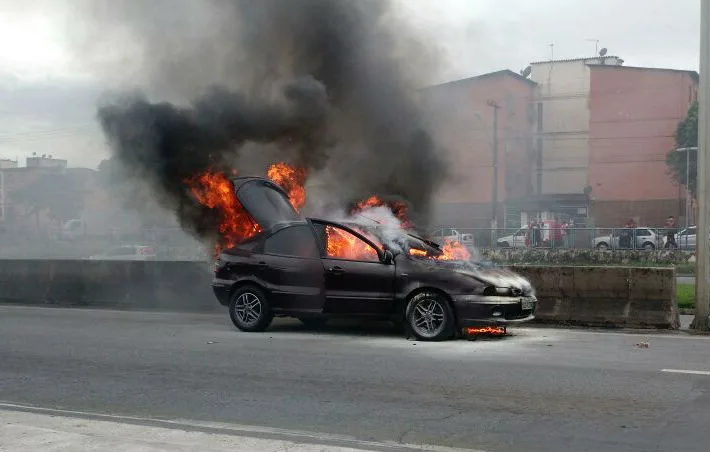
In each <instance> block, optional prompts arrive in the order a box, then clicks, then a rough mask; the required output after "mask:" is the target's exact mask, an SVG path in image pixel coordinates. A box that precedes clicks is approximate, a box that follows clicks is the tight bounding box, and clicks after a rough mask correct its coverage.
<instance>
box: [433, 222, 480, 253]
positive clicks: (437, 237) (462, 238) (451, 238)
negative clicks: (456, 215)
mask: <svg viewBox="0 0 710 452" xmlns="http://www.w3.org/2000/svg"><path fill="white" fill-rule="evenodd" d="M429 238H430V239H431V240H433V241H435V242H437V243H439V244H443V243H446V242H458V243H460V244H462V245H463V246H465V247H466V248H469V249H471V248H473V247H474V246H475V239H474V237H473V234H467V233H463V232H459V231H457V230H456V229H454V228H452V227H449V226H441V227H438V228H436V229H434V230H433V231H431V232H430V233H429Z"/></svg>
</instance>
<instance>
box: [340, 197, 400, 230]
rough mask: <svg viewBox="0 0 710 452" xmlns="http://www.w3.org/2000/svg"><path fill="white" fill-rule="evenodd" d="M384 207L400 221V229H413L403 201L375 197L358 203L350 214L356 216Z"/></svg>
mask: <svg viewBox="0 0 710 452" xmlns="http://www.w3.org/2000/svg"><path fill="white" fill-rule="evenodd" d="M383 206H384V207H387V208H388V209H390V210H391V211H392V215H394V216H395V218H397V220H399V222H400V227H401V228H402V229H411V227H412V224H411V222H410V221H409V212H408V209H407V204H405V203H404V202H402V201H392V200H384V199H382V198H379V197H377V196H374V195H373V196H370V197H369V198H367V199H365V200H363V201H360V202H358V203H357V204H356V205H355V207H354V208H353V209H352V211H351V212H350V213H351V214H356V213H359V212H362V211H363V210H367V209H370V208H373V207H383ZM375 219H376V218H375Z"/></svg>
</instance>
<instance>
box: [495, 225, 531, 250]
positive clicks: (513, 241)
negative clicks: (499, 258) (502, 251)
mask: <svg viewBox="0 0 710 452" xmlns="http://www.w3.org/2000/svg"><path fill="white" fill-rule="evenodd" d="M527 234H528V228H520V229H518V230H517V231H515V232H514V233H512V234H510V235H506V236H503V237H501V238H499V239H498V240H496V245H498V246H499V247H502V248H525V247H526V246H527Z"/></svg>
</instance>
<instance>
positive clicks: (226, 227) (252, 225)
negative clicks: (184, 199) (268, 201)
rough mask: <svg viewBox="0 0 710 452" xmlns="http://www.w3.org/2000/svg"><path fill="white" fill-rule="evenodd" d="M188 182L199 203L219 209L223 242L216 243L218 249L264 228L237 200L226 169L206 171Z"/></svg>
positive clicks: (246, 237)
mask: <svg viewBox="0 0 710 452" xmlns="http://www.w3.org/2000/svg"><path fill="white" fill-rule="evenodd" d="M186 182H187V185H188V186H189V187H190V192H191V193H192V196H194V197H195V199H196V200H197V201H198V202H199V203H200V204H202V205H204V206H206V207H208V208H210V209H213V210H217V211H218V214H219V232H220V235H221V240H220V242H221V243H219V244H218V245H217V246H216V251H217V252H219V251H220V250H221V249H223V248H230V247H232V246H234V245H236V244H237V243H239V242H241V241H243V240H246V239H248V238H249V237H252V236H254V235H255V234H257V233H258V232H259V231H261V227H259V225H258V224H257V223H256V222H255V221H254V219H253V218H252V217H251V215H249V214H248V213H247V212H246V211H245V210H244V208H243V207H242V205H241V204H240V203H239V201H238V200H237V195H236V193H235V192H234V185H233V184H232V182H231V181H230V180H229V178H227V176H226V175H225V174H224V173H222V172H212V171H207V172H204V173H202V174H198V175H197V176H194V177H192V178H190V179H188V180H187V181H186Z"/></svg>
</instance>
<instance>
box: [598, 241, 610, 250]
mask: <svg viewBox="0 0 710 452" xmlns="http://www.w3.org/2000/svg"><path fill="white" fill-rule="evenodd" d="M597 249H598V250H599V251H606V250H608V249H609V245H607V244H606V243H604V242H602V243H600V244H599V245H597Z"/></svg>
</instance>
